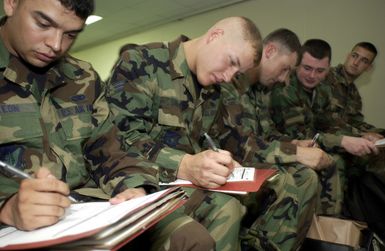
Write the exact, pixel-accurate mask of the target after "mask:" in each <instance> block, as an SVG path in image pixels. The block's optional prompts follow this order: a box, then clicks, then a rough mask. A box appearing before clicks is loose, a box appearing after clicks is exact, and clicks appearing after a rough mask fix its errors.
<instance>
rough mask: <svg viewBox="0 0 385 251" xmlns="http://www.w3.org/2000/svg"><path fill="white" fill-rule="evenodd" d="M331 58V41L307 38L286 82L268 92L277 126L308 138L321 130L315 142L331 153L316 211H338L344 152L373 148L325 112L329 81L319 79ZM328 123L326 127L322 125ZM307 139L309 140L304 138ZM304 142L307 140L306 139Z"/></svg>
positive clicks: (301, 137) (342, 179)
mask: <svg viewBox="0 0 385 251" xmlns="http://www.w3.org/2000/svg"><path fill="white" fill-rule="evenodd" d="M330 60H331V48H330V45H329V44H328V43H327V42H326V41H324V40H320V39H310V40H308V41H306V42H305V44H304V45H303V47H302V57H301V62H300V64H299V66H298V67H297V69H296V71H295V72H294V73H293V74H292V75H291V79H290V84H289V85H288V86H283V85H281V86H276V87H275V88H274V89H273V91H272V93H271V105H270V108H271V114H272V118H273V120H274V122H275V123H276V126H277V128H278V129H279V130H280V131H281V132H282V133H286V134H288V135H290V136H291V137H292V138H294V139H302V140H305V139H309V138H311V137H313V135H314V134H315V133H320V137H319V139H318V141H317V142H318V143H319V145H320V146H321V148H322V149H324V150H326V151H328V152H330V153H333V158H334V160H335V163H336V166H335V167H334V171H333V169H329V170H327V171H324V172H322V173H321V175H320V182H321V194H320V196H321V197H320V203H319V206H320V207H319V209H318V213H320V214H327V215H339V214H340V213H341V210H342V202H343V190H344V187H345V160H344V159H345V157H346V156H345V155H346V152H348V153H351V154H354V155H358V156H360V155H361V154H365V152H362V150H360V149H365V148H369V149H373V151H377V149H376V148H375V147H374V145H373V143H372V142H370V141H368V140H367V139H365V138H361V137H352V136H348V135H345V134H346V133H347V130H346V129H344V128H340V127H338V126H337V125H334V126H333V125H332V124H333V122H331V121H330V116H324V115H325V114H328V111H330V109H331V108H330V107H331V105H332V103H331V101H330V97H331V95H332V90H331V88H330V85H328V84H326V83H321V81H322V80H324V79H325V78H326V76H327V74H328V70H329V65H330ZM326 125H328V127H329V128H328V130H325V126H326ZM307 141H309V140H307ZM305 142H306V140H305Z"/></svg>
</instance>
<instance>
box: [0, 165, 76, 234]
mask: <svg viewBox="0 0 385 251" xmlns="http://www.w3.org/2000/svg"><path fill="white" fill-rule="evenodd" d="M6 166H7V164H6V163H4V162H0V167H1V172H4V171H3V169H6V170H7V171H8V172H11V173H13V174H15V175H17V176H19V177H21V178H23V180H22V181H21V182H20V186H19V188H18V190H17V193H15V194H13V195H12V196H11V197H10V198H9V199H8V200H7V201H6V202H5V203H4V204H3V207H2V209H1V211H0V222H2V223H4V224H7V225H10V226H14V227H16V228H18V229H20V230H33V229H36V228H40V227H43V226H49V225H52V224H54V223H56V222H57V221H59V220H60V219H61V217H63V215H64V213H65V209H66V208H68V207H69V206H70V205H71V202H70V200H69V199H68V194H69V188H68V185H67V184H66V183H64V182H63V181H61V180H58V179H56V178H55V177H54V176H53V175H52V174H51V173H50V171H49V170H48V169H47V168H40V169H39V170H37V171H36V172H35V178H32V177H30V176H29V175H28V174H25V173H24V174H22V173H23V172H21V171H20V170H19V169H16V171H15V170H13V169H12V168H9V166H8V167H6ZM11 170H12V171H11ZM17 171H18V172H17Z"/></svg>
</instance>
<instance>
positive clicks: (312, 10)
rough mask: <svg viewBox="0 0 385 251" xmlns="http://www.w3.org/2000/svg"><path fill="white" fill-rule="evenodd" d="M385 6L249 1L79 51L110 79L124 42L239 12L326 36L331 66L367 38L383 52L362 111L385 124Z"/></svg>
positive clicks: (337, 0)
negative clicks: (330, 51) (384, 82)
mask: <svg viewBox="0 0 385 251" xmlns="http://www.w3.org/2000/svg"><path fill="white" fill-rule="evenodd" d="M384 11H385V1H384V0H365V1H364V0H323V1H319V0H250V1H247V2H244V3H240V4H236V5H232V6H230V7H226V8H222V9H220V10H215V11H211V12H207V13H205V14H202V15H198V16H194V17H191V18H187V19H184V20H181V21H178V22H174V23H170V24H167V25H164V26H161V27H157V28H156V29H153V30H149V31H146V32H143V33H140V34H137V35H134V36H130V37H126V38H123V39H119V40H116V41H113V42H110V43H106V44H103V45H100V46H96V47H93V48H90V49H87V50H83V51H79V52H76V53H74V56H76V57H79V58H81V59H84V60H86V61H89V62H91V63H92V64H93V65H94V67H95V69H96V70H97V71H98V72H99V74H100V75H101V77H102V79H106V78H107V77H108V75H109V72H110V70H111V68H112V66H113V63H114V62H115V60H116V59H117V57H118V51H119V49H120V47H121V46H122V45H124V44H125V43H146V42H153V41H166V40H172V39H174V38H175V37H176V36H178V35H179V34H184V35H187V36H190V37H194V36H199V35H201V34H202V33H203V32H205V30H206V29H207V28H209V27H210V26H211V25H212V24H213V23H214V22H215V21H217V20H218V19H220V18H223V17H227V16H235V15H242V16H246V17H248V18H250V19H252V20H253V21H254V22H255V23H256V24H257V25H258V27H259V28H260V30H261V32H262V34H263V35H266V34H267V33H269V32H270V31H272V30H274V29H276V28H280V27H286V28H289V29H291V30H293V31H295V32H296V33H297V34H298V36H299V37H300V39H301V40H302V42H303V41H305V40H306V39H309V38H322V39H325V40H327V41H328V42H329V43H330V45H331V46H332V48H333V59H332V65H336V64H338V63H342V62H343V61H344V60H345V57H346V55H347V53H348V52H349V51H350V49H351V48H352V47H353V45H354V44H355V43H357V42H360V41H364V40H365V41H369V42H372V43H374V44H375V45H376V46H377V49H378V51H379V54H378V56H377V58H376V61H375V67H374V69H373V70H372V71H371V72H370V73H367V74H365V75H363V76H362V77H361V78H360V79H359V80H358V81H357V85H358V87H359V90H360V92H361V95H362V98H363V103H364V108H363V112H364V115H365V117H366V120H367V121H368V122H370V123H372V124H374V125H376V126H378V127H382V128H385V115H384V114H385V101H384V98H383V96H384V95H385V85H384V84H383V83H382V82H383V80H385V70H384V69H385V55H384V53H385V34H384V29H383V25H384V24H385V15H384Z"/></svg>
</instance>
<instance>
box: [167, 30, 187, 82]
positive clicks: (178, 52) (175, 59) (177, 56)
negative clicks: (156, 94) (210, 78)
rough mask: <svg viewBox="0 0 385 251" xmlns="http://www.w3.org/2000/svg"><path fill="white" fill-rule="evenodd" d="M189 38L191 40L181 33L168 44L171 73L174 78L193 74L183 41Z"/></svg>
mask: <svg viewBox="0 0 385 251" xmlns="http://www.w3.org/2000/svg"><path fill="white" fill-rule="evenodd" d="M188 40H190V39H189V38H188V37H186V36H184V35H181V36H179V37H178V38H177V39H175V40H174V41H172V42H169V44H168V48H169V54H170V59H171V61H170V75H171V78H172V79H173V80H174V79H177V78H181V77H185V76H187V75H189V74H191V72H190V68H189V67H188V64H187V60H186V55H185V53H184V48H183V42H186V41H188Z"/></svg>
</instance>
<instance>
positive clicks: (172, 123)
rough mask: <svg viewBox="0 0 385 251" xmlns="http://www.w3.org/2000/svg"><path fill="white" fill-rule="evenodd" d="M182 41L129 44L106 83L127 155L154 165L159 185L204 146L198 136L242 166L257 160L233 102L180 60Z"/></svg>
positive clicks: (174, 176)
mask: <svg viewBox="0 0 385 251" xmlns="http://www.w3.org/2000/svg"><path fill="white" fill-rule="evenodd" d="M186 40H187V38H186V37H183V36H182V37H180V38H178V39H177V40H175V41H173V42H169V43H160V42H159V43H150V44H147V45H137V46H129V47H128V49H127V50H126V51H125V52H124V53H123V54H122V55H121V58H120V59H119V60H118V62H117V64H116V66H115V68H114V70H113V73H112V76H111V78H110V82H109V84H108V95H107V96H108V101H109V104H110V107H111V111H112V113H113V114H114V116H115V123H116V124H117V125H118V127H119V128H120V130H121V131H122V132H124V133H125V138H126V141H127V143H128V144H129V145H130V151H132V152H135V153H138V154H141V155H143V156H145V157H146V158H148V159H149V160H151V161H153V162H155V163H157V164H158V165H159V166H160V168H161V171H160V179H161V181H164V182H169V181H173V180H174V179H175V178H176V175H177V171H178V167H179V163H180V161H181V159H182V158H183V156H184V155H185V154H186V153H189V154H195V153H198V152H201V151H202V150H205V149H208V148H209V146H208V144H207V142H206V140H205V138H204V137H203V132H207V133H208V134H209V135H210V136H212V138H213V139H214V140H215V141H216V143H217V144H218V146H219V147H220V148H222V149H225V150H229V151H230V152H232V153H233V154H234V157H235V158H236V159H237V160H238V161H240V162H241V163H243V164H251V163H256V162H257V161H256V160H255V159H254V155H255V153H256V152H257V151H256V149H259V148H256V147H258V145H257V144H256V142H255V140H254V141H248V139H249V138H250V137H249V136H250V133H252V129H251V127H248V126H242V124H239V120H238V118H239V116H238V115H240V113H239V111H240V110H239V109H237V108H238V106H237V104H238V103H239V102H238V100H236V99H235V100H233V99H231V98H230V97H229V96H226V95H222V88H220V86H221V85H211V86H207V87H202V86H201V85H200V84H199V83H198V82H197V80H196V77H195V76H194V75H193V74H192V73H191V71H190V69H189V67H188V65H187V62H186V59H185V55H184V49H183V45H182V42H183V41H186ZM225 97H226V98H225ZM251 138H252V137H251ZM249 142H250V144H249ZM246 161H247V162H246ZM258 162H261V161H258Z"/></svg>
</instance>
